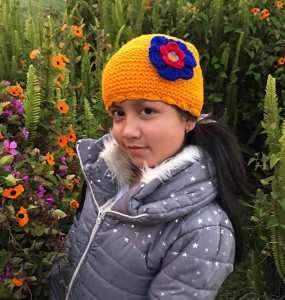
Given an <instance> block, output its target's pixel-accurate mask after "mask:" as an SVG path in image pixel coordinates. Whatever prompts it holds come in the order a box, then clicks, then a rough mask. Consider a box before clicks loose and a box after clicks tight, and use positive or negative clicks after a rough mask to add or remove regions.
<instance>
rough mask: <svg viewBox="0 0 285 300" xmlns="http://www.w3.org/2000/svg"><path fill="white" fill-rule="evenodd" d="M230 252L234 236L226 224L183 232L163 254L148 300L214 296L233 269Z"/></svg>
mask: <svg viewBox="0 0 285 300" xmlns="http://www.w3.org/2000/svg"><path fill="white" fill-rule="evenodd" d="M234 255H235V240H234V236H233V234H232V232H231V230H230V229H228V228H226V227H223V226H218V225H215V226H210V227H202V228H199V229H195V230H194V231H192V232H190V233H187V234H185V235H183V236H182V237H180V238H179V239H178V240H177V241H176V242H175V243H174V244H173V245H172V246H171V247H170V248H169V250H168V252H167V254H166V255H165V257H164V259H163V262H162V267H161V269H160V271H159V273H158V274H157V276H156V277H155V278H154V280H153V282H152V284H151V287H150V289H149V291H148V299H151V300H154V299H161V300H172V299H173V300H174V299H175V300H189V299H195V300H210V299H215V297H216V295H217V292H218V290H219V288H220V286H221V285H222V283H223V281H224V280H225V279H226V277H227V276H228V275H229V274H230V273H231V272H232V270H233V261H234Z"/></svg>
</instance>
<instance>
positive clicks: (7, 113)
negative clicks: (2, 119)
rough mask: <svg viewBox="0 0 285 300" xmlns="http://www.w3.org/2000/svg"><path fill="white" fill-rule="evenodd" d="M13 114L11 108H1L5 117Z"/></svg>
mask: <svg viewBox="0 0 285 300" xmlns="http://www.w3.org/2000/svg"><path fill="white" fill-rule="evenodd" d="M12 115H13V112H12V110H8V109H7V110H3V111H2V116H7V117H10V116H12Z"/></svg>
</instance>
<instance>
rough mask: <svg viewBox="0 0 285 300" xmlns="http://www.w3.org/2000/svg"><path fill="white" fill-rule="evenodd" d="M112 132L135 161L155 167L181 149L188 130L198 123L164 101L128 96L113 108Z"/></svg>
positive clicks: (138, 164)
mask: <svg viewBox="0 0 285 300" xmlns="http://www.w3.org/2000/svg"><path fill="white" fill-rule="evenodd" d="M110 113H111V115H112V117H113V135H114V138H115V140H116V141H117V143H118V145H119V146H120V147H121V149H122V150H123V151H124V152H125V153H126V155H127V156H128V157H129V159H130V160H131V161H132V163H133V164H134V165H135V166H136V167H138V168H141V167H143V166H144V164H145V163H146V164H147V165H148V166H149V167H155V166H156V165H158V164H159V163H161V162H163V161H164V160H166V159H168V158H170V157H172V156H173V155H175V154H176V153H178V152H179V151H180V150H181V148H182V147H183V144H184V138H185V131H186V130H187V131H190V130H192V129H193V128H194V127H195V122H192V121H186V120H185V119H183V118H182V117H181V116H180V115H179V114H178V112H177V111H176V110H175V109H174V108H173V107H172V106H170V105H168V104H165V103H164V102H161V101H146V100H136V101H130V100H125V101H123V102H114V103H113V104H112V106H111V108H110Z"/></svg>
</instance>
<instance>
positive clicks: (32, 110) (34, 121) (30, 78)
mask: <svg viewBox="0 0 285 300" xmlns="http://www.w3.org/2000/svg"><path fill="white" fill-rule="evenodd" d="M26 96H27V100H26V101H25V119H26V120H25V127H26V130H27V131H28V133H29V136H28V141H29V142H31V143H32V144H33V141H34V139H35V137H36V132H37V127H38V122H39V119H40V112H41V94H40V84H39V81H38V78H37V75H36V70H35V68H34V66H33V65H30V67H29V71H28V75H27V94H26Z"/></svg>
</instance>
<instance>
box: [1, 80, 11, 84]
mask: <svg viewBox="0 0 285 300" xmlns="http://www.w3.org/2000/svg"><path fill="white" fill-rule="evenodd" d="M2 83H3V84H4V85H10V84H11V82H10V81H7V80H2Z"/></svg>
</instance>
